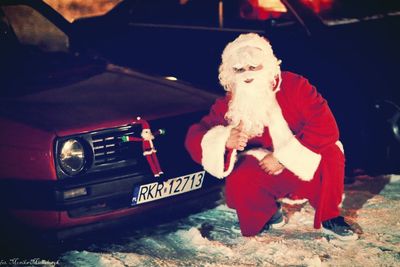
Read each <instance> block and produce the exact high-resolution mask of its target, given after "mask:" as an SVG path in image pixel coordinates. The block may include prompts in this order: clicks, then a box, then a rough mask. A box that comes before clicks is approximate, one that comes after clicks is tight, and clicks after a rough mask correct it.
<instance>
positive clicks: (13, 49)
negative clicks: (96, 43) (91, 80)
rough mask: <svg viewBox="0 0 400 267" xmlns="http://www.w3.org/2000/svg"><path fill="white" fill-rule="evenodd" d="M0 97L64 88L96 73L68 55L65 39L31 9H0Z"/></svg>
mask: <svg viewBox="0 0 400 267" xmlns="http://www.w3.org/2000/svg"><path fill="white" fill-rule="evenodd" d="M0 30H1V31H0V58H1V61H0V68H1V69H2V73H1V75H0V83H1V85H2V86H1V89H0V96H10V95H20V94H26V93H29V92H32V91H38V90H44V89H47V88H52V87H54V86H56V85H65V84H68V83H71V82H73V81H76V80H80V79H82V78H83V77H87V76H88V75H92V74H93V73H96V72H97V71H95V70H94V69H93V68H92V67H90V65H93V64H92V63H93V62H89V61H88V60H87V59H85V58H84V57H83V56H77V55H74V54H72V53H70V52H69V46H70V43H69V42H70V40H69V36H68V35H67V34H66V33H65V32H64V31H62V30H61V29H60V28H58V27H57V26H56V25H55V24H53V23H52V22H51V21H50V20H49V19H48V18H47V17H46V16H45V15H44V14H42V13H40V12H39V11H38V10H35V9H34V8H32V7H31V6H28V5H22V4H16V5H13V4H8V5H2V6H0Z"/></svg>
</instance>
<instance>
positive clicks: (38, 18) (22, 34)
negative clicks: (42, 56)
mask: <svg viewBox="0 0 400 267" xmlns="http://www.w3.org/2000/svg"><path fill="white" fill-rule="evenodd" d="M1 8H2V10H3V13H4V15H5V19H7V21H8V22H9V23H10V24H11V27H12V29H13V30H14V33H15V35H16V37H17V38H18V41H19V42H20V43H21V44H26V45H34V46H37V47H39V48H40V49H41V50H43V51H51V52H56V51H60V52H62V51H65V52H66V51H68V47H69V39H68V37H67V35H66V34H65V33H64V32H63V31H61V30H60V29H59V28H57V27H56V26H55V25H54V24H53V23H51V22H50V21H49V20H48V19H46V18H45V17H43V16H42V15H41V14H39V13H38V12H37V11H36V10H34V9H33V8H31V7H29V6H25V5H10V6H3V7H1Z"/></svg>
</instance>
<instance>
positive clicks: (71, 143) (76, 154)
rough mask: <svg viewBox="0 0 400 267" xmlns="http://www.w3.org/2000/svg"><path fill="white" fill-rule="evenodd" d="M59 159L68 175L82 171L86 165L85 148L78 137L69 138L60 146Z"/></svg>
mask: <svg viewBox="0 0 400 267" xmlns="http://www.w3.org/2000/svg"><path fill="white" fill-rule="evenodd" d="M58 161H59V163H60V167H61V169H62V170H63V171H64V172H65V173H66V174H68V175H76V174H78V173H80V172H81V171H82V170H83V168H84V166H85V162H86V159H85V150H84V147H83V145H82V143H81V142H79V140H78V139H68V140H66V141H65V142H64V143H63V144H62V145H61V147H60V150H59V153H58Z"/></svg>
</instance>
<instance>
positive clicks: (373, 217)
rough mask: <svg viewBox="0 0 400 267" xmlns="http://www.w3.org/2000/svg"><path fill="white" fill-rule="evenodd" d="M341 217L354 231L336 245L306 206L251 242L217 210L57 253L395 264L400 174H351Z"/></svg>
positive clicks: (68, 258) (84, 261)
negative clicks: (352, 178) (353, 237)
mask: <svg viewBox="0 0 400 267" xmlns="http://www.w3.org/2000/svg"><path fill="white" fill-rule="evenodd" d="M343 209H344V214H345V215H346V216H347V218H348V221H350V222H351V223H352V224H353V225H354V229H355V230H356V231H357V232H358V233H359V234H360V239H359V240H357V241H347V242H343V241H339V240H336V239H331V238H329V237H326V236H323V235H321V233H319V232H318V231H316V230H314V229H313V228H312V221H313V209H312V208H311V207H310V206H309V204H304V205H297V206H289V205H285V206H284V210H285V211H286V214H287V216H288V217H289V222H288V224H287V225H286V226H285V227H284V228H283V229H281V230H272V231H269V232H265V233H262V234H260V235H259V236H257V237H253V238H245V237H242V236H241V235H240V232H239V228H238V224H237V222H236V221H237V219H236V214H235V212H234V211H233V210H231V209H229V208H227V207H226V206H225V205H220V206H218V207H216V208H215V209H212V210H209V211H206V212H202V213H199V214H195V215H192V216H190V217H188V218H185V219H182V220H180V221H178V222H175V223H171V224H166V225H161V226H159V227H158V228H157V229H154V231H150V232H148V233H142V234H140V233H135V232H131V233H130V234H128V235H126V236H124V237H123V238H119V240H116V241H115V242H111V243H110V242H106V243H103V244H93V245H90V246H88V247H87V249H85V250H80V251H77V250H73V251H67V252H65V253H63V254H62V255H60V257H59V263H60V264H61V265H63V266H288V265H289V266H400V212H399V210H400V176H398V175H397V176H396V175H391V176H378V177H369V176H359V177H358V178H357V180H356V181H355V183H353V184H351V185H348V186H346V196H345V199H344V202H343Z"/></svg>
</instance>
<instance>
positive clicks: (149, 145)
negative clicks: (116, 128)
mask: <svg viewBox="0 0 400 267" xmlns="http://www.w3.org/2000/svg"><path fill="white" fill-rule="evenodd" d="M134 123H135V124H141V125H142V127H143V128H142V132H141V134H140V136H141V138H139V137H134V136H123V137H122V141H124V142H130V141H135V142H138V141H141V142H142V148H143V156H145V157H146V159H147V162H148V163H149V165H150V169H151V171H152V172H153V175H154V177H160V175H162V174H164V172H163V171H162V170H161V167H160V163H159V162H158V158H157V155H156V153H157V150H156V149H155V147H154V143H153V140H154V138H155V136H156V135H162V134H164V130H162V129H159V130H157V131H156V132H155V133H153V132H152V131H151V129H150V125H149V123H148V122H147V121H146V120H142V119H141V118H140V117H138V118H137V120H136V121H135V122H134Z"/></svg>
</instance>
